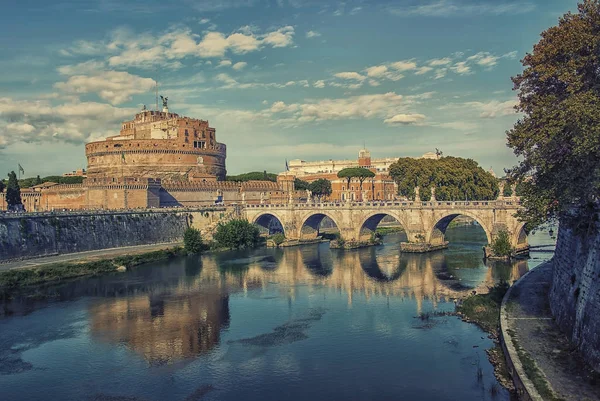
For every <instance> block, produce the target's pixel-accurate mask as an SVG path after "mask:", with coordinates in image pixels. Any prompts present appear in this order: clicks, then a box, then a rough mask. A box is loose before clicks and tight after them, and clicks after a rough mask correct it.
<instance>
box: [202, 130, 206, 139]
mask: <svg viewBox="0 0 600 401" xmlns="http://www.w3.org/2000/svg"><path fill="white" fill-rule="evenodd" d="M202 138H206V131H204V130H202Z"/></svg>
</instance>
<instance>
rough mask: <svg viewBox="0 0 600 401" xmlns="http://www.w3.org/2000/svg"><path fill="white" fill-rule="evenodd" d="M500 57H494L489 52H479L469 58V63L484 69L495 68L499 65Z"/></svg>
mask: <svg viewBox="0 0 600 401" xmlns="http://www.w3.org/2000/svg"><path fill="white" fill-rule="evenodd" d="M499 58H500V57H497V56H494V55H493V54H491V53H488V52H479V53H477V54H474V55H472V56H470V57H467V61H472V62H474V63H476V64H478V65H480V66H482V67H493V66H495V65H496V64H498V59H499Z"/></svg>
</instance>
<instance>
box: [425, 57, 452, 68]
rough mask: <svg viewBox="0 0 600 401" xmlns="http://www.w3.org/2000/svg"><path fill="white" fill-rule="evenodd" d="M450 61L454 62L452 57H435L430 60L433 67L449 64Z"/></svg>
mask: <svg viewBox="0 0 600 401" xmlns="http://www.w3.org/2000/svg"><path fill="white" fill-rule="evenodd" d="M450 63H452V59H451V58H448V57H444V58H434V59H433V60H429V65H430V66H432V67H440V66H443V65H448V64H450Z"/></svg>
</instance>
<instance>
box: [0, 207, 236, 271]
mask: <svg viewBox="0 0 600 401" xmlns="http://www.w3.org/2000/svg"><path fill="white" fill-rule="evenodd" d="M225 212H226V209H225V208H219V209H195V210H139V211H123V212H110V213H98V212H80V213H62V214H51V213H44V214H23V215H10V214H5V215H0V262H7V261H12V260H19V259H27V258H35V257H41V256H49V255H56V254H65V253H74V252H84V251H92V250H98V249H108V248H118V247H123V246H133V245H147V244H154V243H163V242H174V241H180V240H181V239H182V237H183V232H184V231H185V229H186V228H187V227H188V226H189V225H192V226H193V227H195V228H198V229H201V228H203V227H206V226H208V225H210V224H214V223H215V222H216V221H218V220H219V219H220V218H221V217H222V216H223V215H224V214H225Z"/></svg>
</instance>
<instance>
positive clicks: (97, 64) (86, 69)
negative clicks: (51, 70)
mask: <svg viewBox="0 0 600 401" xmlns="http://www.w3.org/2000/svg"><path fill="white" fill-rule="evenodd" d="M104 68H105V63H104V61H97V60H89V61H86V62H83V63H79V64H73V65H63V66H60V67H58V68H57V69H56V70H57V71H58V72H59V73H60V74H62V75H81V74H91V73H97V72H99V71H102V70H104Z"/></svg>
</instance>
